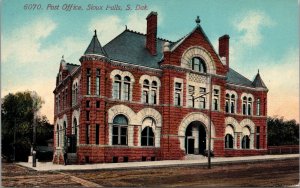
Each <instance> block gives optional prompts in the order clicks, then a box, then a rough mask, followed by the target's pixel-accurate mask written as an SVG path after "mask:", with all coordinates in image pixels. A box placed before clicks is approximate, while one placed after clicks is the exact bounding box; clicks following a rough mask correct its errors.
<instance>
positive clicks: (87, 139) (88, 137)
mask: <svg viewBox="0 0 300 188" xmlns="http://www.w3.org/2000/svg"><path fill="white" fill-rule="evenodd" d="M85 143H86V144H90V125H86V126H85Z"/></svg>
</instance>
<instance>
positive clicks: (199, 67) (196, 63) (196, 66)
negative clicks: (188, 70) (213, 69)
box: [191, 57, 206, 73]
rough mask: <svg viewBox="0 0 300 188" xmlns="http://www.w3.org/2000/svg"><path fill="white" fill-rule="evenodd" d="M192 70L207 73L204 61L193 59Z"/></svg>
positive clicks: (197, 58)
mask: <svg viewBox="0 0 300 188" xmlns="http://www.w3.org/2000/svg"><path fill="white" fill-rule="evenodd" d="M191 64H192V70H193V71H196V72H201V73H206V65H205V62H204V60H203V59H201V58H199V57H193V58H192V60H191Z"/></svg>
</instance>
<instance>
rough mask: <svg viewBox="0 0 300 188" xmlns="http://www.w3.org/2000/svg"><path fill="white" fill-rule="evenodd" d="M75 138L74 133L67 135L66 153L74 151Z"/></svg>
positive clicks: (75, 145)
mask: <svg viewBox="0 0 300 188" xmlns="http://www.w3.org/2000/svg"><path fill="white" fill-rule="evenodd" d="M76 147H77V139H76V135H71V136H68V153H76Z"/></svg>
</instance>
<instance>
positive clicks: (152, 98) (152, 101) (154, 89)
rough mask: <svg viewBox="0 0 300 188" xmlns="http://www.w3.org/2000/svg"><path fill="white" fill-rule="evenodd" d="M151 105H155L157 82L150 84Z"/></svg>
mask: <svg viewBox="0 0 300 188" xmlns="http://www.w3.org/2000/svg"><path fill="white" fill-rule="evenodd" d="M150 99H151V101H150V102H151V103H152V104H157V82H156V81H153V82H152V87H151V98H150Z"/></svg>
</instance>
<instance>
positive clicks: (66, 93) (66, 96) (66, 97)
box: [65, 89, 68, 108]
mask: <svg viewBox="0 0 300 188" xmlns="http://www.w3.org/2000/svg"><path fill="white" fill-rule="evenodd" d="M67 107H68V89H66V90H65V108H67Z"/></svg>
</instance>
